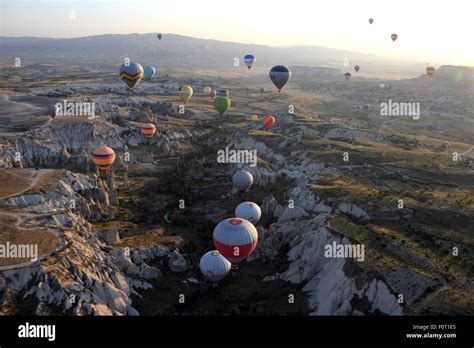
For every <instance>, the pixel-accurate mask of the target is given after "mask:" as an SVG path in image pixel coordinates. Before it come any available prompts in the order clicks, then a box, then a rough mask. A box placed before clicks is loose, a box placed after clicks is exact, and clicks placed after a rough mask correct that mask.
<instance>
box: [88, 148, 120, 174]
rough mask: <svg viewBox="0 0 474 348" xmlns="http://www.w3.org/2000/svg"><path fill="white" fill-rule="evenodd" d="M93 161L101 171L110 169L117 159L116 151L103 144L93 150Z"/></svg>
mask: <svg viewBox="0 0 474 348" xmlns="http://www.w3.org/2000/svg"><path fill="white" fill-rule="evenodd" d="M92 161H93V162H94V164H95V165H96V166H97V167H98V168H99V170H100V171H103V172H105V171H107V170H109V168H110V166H112V164H113V163H114V161H115V151H114V150H112V149H111V148H110V147H108V146H102V147H99V148H98V149H95V150H94V151H93V152H92Z"/></svg>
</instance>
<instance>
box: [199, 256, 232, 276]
mask: <svg viewBox="0 0 474 348" xmlns="http://www.w3.org/2000/svg"><path fill="white" fill-rule="evenodd" d="M231 267H232V264H231V263H230V262H229V260H227V259H226V258H225V257H224V256H222V255H221V253H220V252H219V251H217V250H212V251H208V252H207V253H205V254H204V255H203V256H202V257H201V261H199V269H200V270H201V272H202V274H203V275H204V277H206V278H207V279H208V280H209V281H211V282H212V283H218V282H220V281H221V280H222V279H224V278H225V277H226V276H227V274H228V273H229V271H230V269H231Z"/></svg>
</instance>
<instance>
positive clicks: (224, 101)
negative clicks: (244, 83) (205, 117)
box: [213, 97, 231, 115]
mask: <svg viewBox="0 0 474 348" xmlns="http://www.w3.org/2000/svg"><path fill="white" fill-rule="evenodd" d="M213 104H214V108H215V109H216V110H217V112H219V113H220V114H221V115H224V112H226V111H227V109H228V108H230V105H231V101H230V98H227V97H216V98H214V101H213Z"/></svg>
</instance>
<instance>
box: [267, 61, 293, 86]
mask: <svg viewBox="0 0 474 348" xmlns="http://www.w3.org/2000/svg"><path fill="white" fill-rule="evenodd" d="M290 78H291V71H290V69H289V68H288V67H287V66H284V65H277V66H274V67H273V68H272V69H271V70H270V79H271V80H272V82H273V84H274V85H275V86H276V88H278V92H281V89H282V88H283V86H285V85H286V83H287V82H288V81H289V80H290Z"/></svg>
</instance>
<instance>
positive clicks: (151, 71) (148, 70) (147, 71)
mask: <svg viewBox="0 0 474 348" xmlns="http://www.w3.org/2000/svg"><path fill="white" fill-rule="evenodd" d="M155 73H156V69H155V67H153V66H151V65H148V66H146V67H144V68H143V74H144V77H145V79H147V80H151V78H152V77H153V76H154V75H155Z"/></svg>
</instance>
